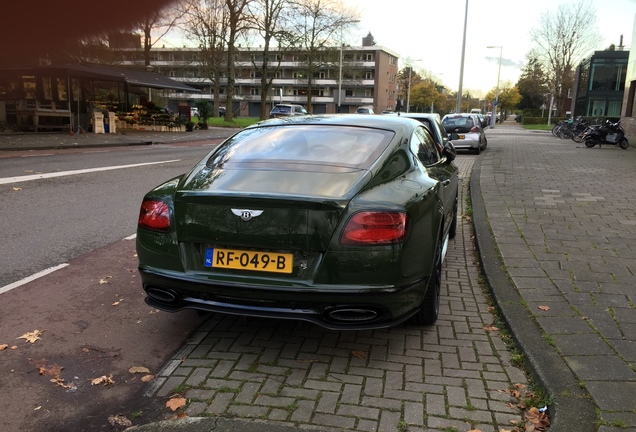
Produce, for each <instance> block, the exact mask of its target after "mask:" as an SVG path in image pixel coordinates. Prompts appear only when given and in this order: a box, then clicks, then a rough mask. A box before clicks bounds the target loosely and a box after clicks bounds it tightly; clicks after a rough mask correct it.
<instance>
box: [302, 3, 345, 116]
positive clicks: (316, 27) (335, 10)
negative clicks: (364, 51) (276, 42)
mask: <svg viewBox="0 0 636 432" xmlns="http://www.w3.org/2000/svg"><path fill="white" fill-rule="evenodd" d="M291 1H292V5H293V8H292V11H293V14H292V16H291V17H290V18H291V21H292V29H293V30H292V31H293V35H294V38H295V40H296V42H297V46H298V48H300V51H301V52H300V55H302V56H303V57H304V61H303V64H304V69H305V70H304V78H306V79H307V111H309V112H313V107H312V96H313V82H314V79H315V75H316V74H317V73H318V71H319V69H320V66H321V65H322V62H323V59H324V56H325V54H326V53H329V51H333V47H334V45H335V44H334V41H339V40H340V37H339V35H340V34H342V32H343V31H344V30H346V29H347V28H349V27H351V26H352V25H353V24H354V23H356V22H358V17H357V15H356V13H355V12H353V11H352V10H350V9H347V8H346V7H345V6H344V3H343V2H342V0H291Z"/></svg>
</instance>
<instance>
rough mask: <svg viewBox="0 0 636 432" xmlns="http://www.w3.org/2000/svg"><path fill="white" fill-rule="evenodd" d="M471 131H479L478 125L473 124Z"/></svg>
mask: <svg viewBox="0 0 636 432" xmlns="http://www.w3.org/2000/svg"><path fill="white" fill-rule="evenodd" d="M470 132H471V133H477V132H479V128H478V127H477V126H473V128H472V129H471V130H470Z"/></svg>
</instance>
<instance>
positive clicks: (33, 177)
mask: <svg viewBox="0 0 636 432" xmlns="http://www.w3.org/2000/svg"><path fill="white" fill-rule="evenodd" d="M179 161H181V159H174V160H167V161H160V162H146V163H140V164H132V165H116V166H110V167H99V168H87V169H81V170H73V171H60V172H54V173H48V174H33V175H27V176H18V177H6V178H0V184H11V183H19V182H25V181H31V180H41V179H47V178H53V177H64V176H69V175H76V174H86V173H91V172H98V171H110V170H116V169H124V168H135V167H140V166H146V165H157V164H164V163H173V162H179Z"/></svg>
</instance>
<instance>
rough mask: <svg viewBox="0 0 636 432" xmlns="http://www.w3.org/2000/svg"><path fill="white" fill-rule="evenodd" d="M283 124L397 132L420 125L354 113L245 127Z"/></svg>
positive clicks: (293, 118) (404, 131) (321, 115)
mask: <svg viewBox="0 0 636 432" xmlns="http://www.w3.org/2000/svg"><path fill="white" fill-rule="evenodd" d="M284 125H333V126H354V127H355V126H358V127H368V128H376V129H386V130H393V131H395V132H396V133H398V134H406V133H410V130H412V129H413V128H414V127H415V126H422V124H421V123H420V122H418V121H417V120H415V119H410V118H405V117H404V118H402V117H400V116H360V115H356V114H319V115H312V116H295V117H284V118H275V119H269V120H263V121H260V122H258V123H256V124H254V125H251V126H248V127H247V128H246V129H249V128H255V127H264V126H284Z"/></svg>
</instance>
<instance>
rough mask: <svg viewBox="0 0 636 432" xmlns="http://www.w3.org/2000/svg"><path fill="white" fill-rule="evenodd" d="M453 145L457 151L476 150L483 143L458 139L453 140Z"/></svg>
mask: <svg viewBox="0 0 636 432" xmlns="http://www.w3.org/2000/svg"><path fill="white" fill-rule="evenodd" d="M453 145H454V146H455V149H456V150H476V149H477V148H479V147H480V146H481V143H480V142H479V141H475V140H471V139H457V140H453Z"/></svg>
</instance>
